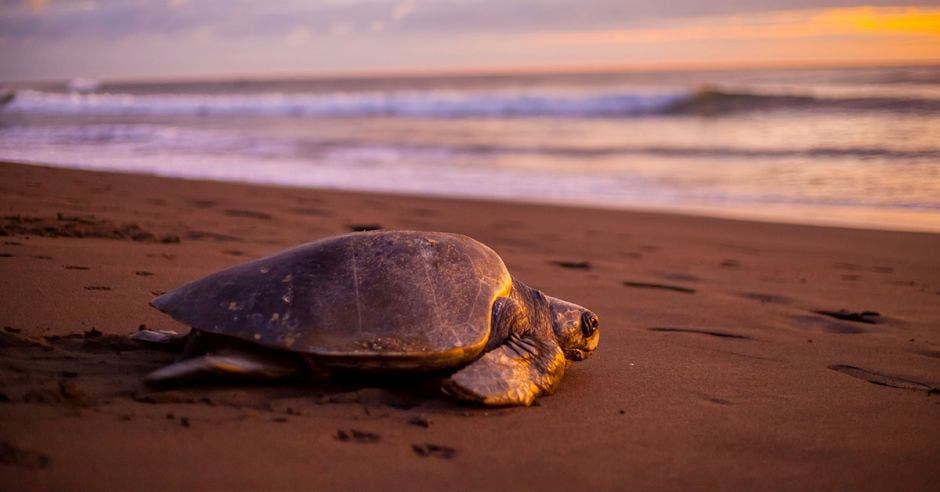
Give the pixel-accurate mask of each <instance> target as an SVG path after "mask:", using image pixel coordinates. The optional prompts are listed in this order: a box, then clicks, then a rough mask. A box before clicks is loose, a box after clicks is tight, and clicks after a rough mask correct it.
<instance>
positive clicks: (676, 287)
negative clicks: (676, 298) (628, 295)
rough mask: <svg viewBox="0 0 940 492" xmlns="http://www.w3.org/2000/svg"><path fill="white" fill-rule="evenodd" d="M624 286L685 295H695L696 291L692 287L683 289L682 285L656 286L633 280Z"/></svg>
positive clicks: (624, 282)
mask: <svg viewBox="0 0 940 492" xmlns="http://www.w3.org/2000/svg"><path fill="white" fill-rule="evenodd" d="M623 285H624V286H626V287H633V288H634V289H659V290H669V291H672V292H681V293H683V294H694V293H695V289H693V288H691V287H682V286H681V285H669V284H654V283H649V282H634V281H631V280H624V281H623Z"/></svg>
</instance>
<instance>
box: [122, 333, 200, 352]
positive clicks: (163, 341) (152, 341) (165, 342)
mask: <svg viewBox="0 0 940 492" xmlns="http://www.w3.org/2000/svg"><path fill="white" fill-rule="evenodd" d="M188 338H189V335H188V334H186V335H180V334H179V333H177V332H175V331H173V330H148V329H146V328H145V329H141V330H139V331H137V332H136V333H134V334H133V335H131V340H134V341H136V342H137V343H139V344H141V345H143V346H145V347H147V348H152V349H155V350H179V349H181V348H183V346H185V345H186V340H187V339H188Z"/></svg>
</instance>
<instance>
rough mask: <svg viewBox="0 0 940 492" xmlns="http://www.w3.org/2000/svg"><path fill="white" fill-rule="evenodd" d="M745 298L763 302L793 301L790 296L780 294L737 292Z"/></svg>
mask: <svg viewBox="0 0 940 492" xmlns="http://www.w3.org/2000/svg"><path fill="white" fill-rule="evenodd" d="M737 295H738V296H740V297H743V298H745V299H750V300H752V301H758V302H760V303H761V304H789V303H791V302H793V300H792V299H790V298H789V297H784V296H778V295H774V294H764V293H762V292H741V293H739V294H737Z"/></svg>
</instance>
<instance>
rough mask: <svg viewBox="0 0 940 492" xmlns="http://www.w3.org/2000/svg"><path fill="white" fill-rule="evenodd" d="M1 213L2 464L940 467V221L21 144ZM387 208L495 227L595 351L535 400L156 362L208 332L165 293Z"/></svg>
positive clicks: (442, 472)
mask: <svg viewBox="0 0 940 492" xmlns="http://www.w3.org/2000/svg"><path fill="white" fill-rule="evenodd" d="M0 209H2V211H0V228H2V229H0V230H2V234H3V236H2V237H0V296H2V298H3V299H4V301H3V302H4V304H3V306H4V307H3V309H0V327H2V329H0V445H2V446H3V449H4V453H3V454H4V458H3V461H2V462H0V488H5V489H6V488H16V489H19V490H42V489H44V490H48V489H92V488H100V487H101V483H102V480H103V479H107V481H108V482H107V483H108V487H110V488H115V489H128V490H134V489H153V488H157V489H232V488H240V489H245V488H251V489H331V490H333V489H345V490H349V489H356V490H387V489H389V488H403V487H407V488H411V489H418V490H441V489H447V488H455V487H456V488H461V489H469V490H478V489H487V490H493V489H512V488H519V487H520V486H521V487H523V488H527V489H545V490H560V489H572V488H585V487H586V488H589V489H604V490H611V489H642V490H675V489H714V488H728V489H757V488H768V487H769V488H771V489H782V490H793V489H807V490H818V489H852V490H884V489H891V488H904V489H905V490H933V489H934V488H935V487H936V484H937V483H938V482H940V470H938V469H937V467H936V457H937V456H940V431H938V430H937V426H936V422H937V421H938V420H940V396H938V394H937V393H938V392H940V335H938V331H937V327H938V326H940V257H938V256H937V254H936V252H937V251H940V235H938V234H931V233H918V232H893V231H880V230H863V229H848V228H838V227H821V226H813V225H789V224H774V223H764V222H753V221H745V220H728V219H719V218H706V217H695V216H688V215H680V214H670V213H655V212H646V211H622V210H606V209H596V208H581V207H567V206H553V205H536V204H521V203H507V202H499V201H483V200H471V199H445V198H433V197H426V196H399V195H390V194H382V193H363V192H350V191H327V190H316V189H305V188H289V187H280V186H261V185H249V184H242V183H227V182H212V181H195V180H184V179H175V178H163V177H156V176H148V175H135V174H124V173H114V172H92V171H81V170H74V169H63V168H55V167H40V166H35V165H23V164H12V163H2V164H0ZM375 226H378V227H382V228H387V229H417V230H443V231H451V232H459V233H463V234H467V235H470V236H471V237H474V238H476V239H478V240H480V241H482V242H484V243H485V244H487V245H489V246H490V247H492V248H493V249H494V250H495V251H496V252H497V253H498V254H500V256H501V257H502V258H503V260H504V261H505V262H506V265H507V266H508V268H509V271H510V272H511V273H512V275H513V276H514V277H516V278H519V279H521V280H523V281H524V282H526V283H527V284H528V285H530V286H532V287H535V288H538V289H540V290H542V291H544V292H545V293H546V294H549V295H553V296H556V297H560V298H562V299H566V300H570V301H572V302H576V303H579V304H582V305H584V306H585V307H588V308H589V309H591V310H592V311H594V312H596V313H597V314H598V315H599V316H600V318H601V328H600V329H601V338H600V344H599V346H598V349H597V352H596V353H595V354H594V356H593V357H591V358H590V359H589V360H586V361H583V362H578V363H575V364H573V365H572V367H571V368H570V369H569V370H568V371H567V373H566V375H565V377H564V379H563V380H562V382H561V385H560V387H559V388H558V391H557V392H556V393H555V394H554V395H551V396H546V397H543V398H540V399H539V400H538V405H537V406H532V407H529V408H497V409H492V408H479V407H473V406H464V405H459V404H456V403H454V402H453V401H452V400H449V399H447V398H446V397H444V396H442V395H441V394H440V393H439V392H438V391H437V388H436V386H435V385H434V381H423V382H420V383H411V382H408V383H402V382H398V383H395V382H389V381H373V380H366V381H362V380H354V381H348V380H330V381H319V382H316V381H315V382H303V383H296V384H286V385H241V384H203V385H195V386H184V387H178V388H172V389H168V390H156V389H153V388H147V387H144V386H143V385H142V384H141V383H140V379H141V377H142V376H143V375H144V374H146V373H147V372H149V371H151V370H153V369H156V368H157V367H160V366H162V365H164V364H166V363H168V362H169V361H172V360H173V358H174V354H172V353H165V352H157V351H153V350H147V349H142V348H141V347H139V346H136V345H134V344H132V343H129V342H128V340H127V338H126V337H127V335H128V334H130V333H133V332H134V331H136V330H137V329H138V328H139V327H140V326H146V327H148V328H153V329H172V330H177V331H180V332H184V331H186V330H187V329H188V328H187V327H185V326H182V325H180V324H178V323H175V322H174V321H172V320H171V319H169V317H167V316H165V315H163V314H161V313H159V312H158V311H157V310H156V309H153V308H152V307H150V306H149V305H148V303H149V301H150V300H151V299H152V298H153V297H154V296H156V295H159V293H160V292H163V291H166V290H169V289H172V288H175V287H177V286H179V285H182V284H183V283H186V282H188V281H191V280H195V279H197V278H200V277H202V276H204V275H206V274H208V273H211V272H214V271H217V270H220V269H223V268H226V267H229V266H232V265H235V264H238V263H242V262H246V261H249V260H252V259H255V258H259V257H262V256H266V255H269V254H273V253H275V252H277V251H280V250H283V249H285V248H288V247H290V246H293V245H296V244H300V243H303V242H307V241H312V240H315V239H318V238H322V237H326V236H330V235H335V234H341V233H347V232H349V231H350V230H351V229H354V228H371V227H375ZM866 311H868V312H874V313H877V314H871V313H868V314H864V312H866ZM352 431H357V432H359V433H360V435H364V434H361V433H367V434H369V435H374V436H377V437H375V439H372V438H369V439H363V440H361V441H359V440H356V439H349V438H348V436H350V435H355V434H353V432H352ZM343 435H346V436H347V439H345V440H344V439H342V438H341V436H343ZM432 445H433V446H436V447H433V448H432V447H431V446H432ZM430 449H436V450H447V449H449V450H451V451H447V452H435V453H429V452H428V450H430ZM520 484H521V485H520Z"/></svg>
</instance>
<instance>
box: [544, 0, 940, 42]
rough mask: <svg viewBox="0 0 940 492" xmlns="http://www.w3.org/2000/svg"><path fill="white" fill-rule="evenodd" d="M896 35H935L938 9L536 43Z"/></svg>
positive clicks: (686, 24)
mask: <svg viewBox="0 0 940 492" xmlns="http://www.w3.org/2000/svg"><path fill="white" fill-rule="evenodd" d="M899 35H902V36H903V35H909V36H934V37H940V8H916V7H915V8H911V7H907V8H897V7H854V8H853V7H850V8H838V9H808V10H788V11H779V12H766V13H759V14H751V15H726V16H712V17H700V18H693V19H681V20H678V21H674V22H661V23H659V25H657V26H655V27H645V28H634V29H614V30H592V31H567V32H551V33H545V34H542V35H539V36H538V39H539V41H540V42H541V43H542V44H546V45H582V46H590V45H617V44H647V43H676V42H689V41H703V40H728V41H731V40H733V41H748V40H767V39H796V38H804V39H805V38H825V37H829V38H834V37H846V36H856V37H858V36H899Z"/></svg>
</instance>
